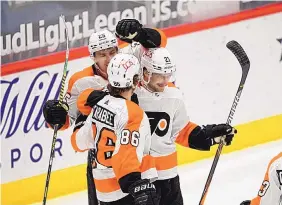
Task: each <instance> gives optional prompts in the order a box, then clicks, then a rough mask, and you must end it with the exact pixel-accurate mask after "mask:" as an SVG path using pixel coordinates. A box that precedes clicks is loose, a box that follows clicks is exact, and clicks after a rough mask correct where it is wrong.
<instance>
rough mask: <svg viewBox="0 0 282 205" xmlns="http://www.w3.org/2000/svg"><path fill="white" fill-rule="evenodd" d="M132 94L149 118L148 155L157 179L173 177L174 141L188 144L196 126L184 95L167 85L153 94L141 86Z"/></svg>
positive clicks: (175, 168) (175, 169) (174, 169)
mask: <svg viewBox="0 0 282 205" xmlns="http://www.w3.org/2000/svg"><path fill="white" fill-rule="evenodd" d="M135 93H136V94H137V96H138V100H139V106H140V107H141V108H142V109H143V110H144V111H145V112H146V114H147V116H148V118H149V121H150V125H151V134H152V145H151V155H152V156H153V157H154V159H155V163H156V168H157V171H158V177H159V178H158V179H170V178H173V177H175V176H177V174H178V173H177V152H176V145H175V142H176V143H178V144H181V145H183V146H186V147H188V146H189V143H188V137H189V134H190V133H191V132H192V130H193V129H194V128H195V127H196V126H197V125H196V124H194V123H192V122H189V117H188V114H187V112H186V107H185V104H184V100H183V94H182V92H181V91H180V90H179V89H178V88H176V87H174V86H171V87H169V86H168V87H166V88H165V90H164V91H163V92H159V93H152V92H150V91H148V90H147V89H145V88H144V87H143V86H140V87H138V88H137V89H136V90H135Z"/></svg>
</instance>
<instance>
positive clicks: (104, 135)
mask: <svg viewBox="0 0 282 205" xmlns="http://www.w3.org/2000/svg"><path fill="white" fill-rule="evenodd" d="M85 92H87V90H86V91H85ZM81 96H82V98H83V97H84V96H85V95H83V93H82V94H81ZM79 98H80V97H79ZM78 101H80V102H82V101H83V99H82V100H80V99H78ZM83 106H84V103H82V104H81V106H79V109H80V108H81V107H82V109H83ZM80 110H81V109H80ZM81 112H82V113H84V112H83V111H82V110H81ZM71 140H72V146H73V148H74V149H75V150H76V151H79V152H82V151H86V150H88V149H93V148H94V149H95V150H96V157H95V163H96V164H95V168H94V169H93V176H94V181H95V185H96V190H97V198H98V199H99V200H100V201H103V202H110V201H116V200H118V199H121V198H123V197H124V196H126V195H128V194H127V193H123V192H122V190H121V189H120V186H119V183H118V180H119V179H120V178H121V177H123V176H125V175H127V174H130V173H132V172H141V173H142V178H148V179H152V180H154V179H156V178H157V172H156V170H155V168H154V167H155V165H154V160H152V159H153V158H152V157H151V156H150V155H149V150H150V146H151V134H150V125H149V121H148V118H147V116H146V114H145V113H144V111H143V110H142V109H141V108H140V107H139V106H138V105H136V104H135V103H133V102H131V101H128V100H125V99H123V98H116V97H113V96H110V95H107V96H105V97H104V98H103V99H102V100H100V101H99V102H98V104H97V105H95V106H94V107H93V109H92V111H91V113H90V115H89V116H88V118H87V120H86V122H85V124H84V126H83V127H82V128H80V129H79V130H76V131H75V132H74V133H73V135H72V139H71Z"/></svg>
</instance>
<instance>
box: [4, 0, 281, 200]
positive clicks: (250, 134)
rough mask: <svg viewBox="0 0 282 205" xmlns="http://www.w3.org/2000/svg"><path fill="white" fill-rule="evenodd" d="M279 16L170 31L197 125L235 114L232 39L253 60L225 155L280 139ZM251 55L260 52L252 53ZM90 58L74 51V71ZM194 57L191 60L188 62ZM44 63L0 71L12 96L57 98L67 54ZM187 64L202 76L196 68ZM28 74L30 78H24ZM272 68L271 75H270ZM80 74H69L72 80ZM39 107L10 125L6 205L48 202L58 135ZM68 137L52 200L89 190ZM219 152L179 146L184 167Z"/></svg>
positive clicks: (241, 17) (234, 18) (263, 13)
mask: <svg viewBox="0 0 282 205" xmlns="http://www.w3.org/2000/svg"><path fill="white" fill-rule="evenodd" d="M281 11H282V4H281V3H280V4H276V5H272V6H266V7H263V8H262V9H255V10H253V11H247V12H242V13H240V14H236V15H231V16H228V17H225V18H218V19H215V20H209V21H205V22H200V23H195V24H191V25H182V26H177V27H174V28H168V29H164V30H165V32H166V34H167V35H168V36H169V37H171V38H170V39H169V41H168V49H169V50H170V51H171V53H172V56H173V57H174V58H175V59H176V62H177V66H178V73H177V85H178V86H179V87H180V88H181V90H182V91H183V92H184V94H185V96H186V98H187V110H188V112H189V115H190V117H191V121H193V122H197V123H198V124H207V123H221V122H225V121H226V118H227V115H228V112H229V110H230V107H231V104H232V101H233V98H234V94H235V92H236V89H237V85H238V79H240V72H239V69H240V67H239V65H238V63H237V61H236V59H235V58H234V56H233V55H232V54H231V53H230V51H228V50H227V49H226V48H225V44H226V43H227V42H228V41H229V40H232V39H236V40H237V39H238V41H239V42H240V43H241V44H242V46H243V47H244V48H245V50H246V52H247V53H248V55H249V57H250V60H251V62H252V67H251V69H252V70H251V71H250V74H249V75H250V76H249V78H248V80H247V83H246V85H245V88H244V91H243V93H242V96H241V100H240V103H239V105H238V107H237V110H236V114H235V117H234V121H233V122H232V124H234V125H236V128H237V129H238V132H239V134H238V135H237V136H236V139H234V142H233V145H232V146H231V147H226V148H224V150H223V152H224V153H229V152H232V151H236V150H240V149H244V148H246V147H250V146H254V145H257V144H262V143H266V142H269V141H273V140H277V139H281V138H282V106H281V105H282V96H281V95H279V93H281V88H282V83H281V76H282V69H281V68H282V61H281V60H282V59H281V60H280V57H281V53H282V45H281V44H279V42H278V40H279V39H281V38H282V29H281V27H279V26H277V25H281V22H282V12H281ZM255 17H257V18H255ZM251 18H254V19H251ZM239 21H240V22H239ZM231 23H234V24H231ZM216 27H218V28H216ZM264 31H267V33H264ZM254 34H255V35H254ZM207 39H210V40H207ZM183 42H185V44H184V43H183ZM207 44H209V45H207ZM187 48H188V49H187ZM252 50H256V51H257V52H255V53H252V52H251V51H252ZM224 52H225V53H224ZM215 54H218V55H217V56H216V57H217V58H218V59H217V58H215V56H213V55H215ZM87 55H88V54H87V52H86V49H85V48H82V49H76V50H75V51H71V60H72V61H70V62H69V67H70V68H76V70H79V69H81V68H82V67H86V66H87V65H89V63H90V61H89V59H88V58H85V56H87ZM188 56H189V57H190V59H186V58H188ZM82 57H84V58H82ZM185 57H186V58H185ZM77 58H81V59H77ZM75 59H77V60H75ZM183 59H184V60H183ZM38 60H40V59H33V60H32V61H27V62H23V63H22V64H17V65H14V66H12V65H8V66H3V67H2V68H1V69H2V70H1V71H2V75H3V79H4V80H6V81H7V82H8V81H9V82H12V81H13V82H14V85H16V83H18V87H16V89H13V90H12V91H11V92H10V93H9V96H12V95H14V96H17V94H19V93H21V94H22V93H23V94H25V95H27V96H28V95H29V94H30V93H29V92H28V91H29V90H31V91H32V92H33V93H32V95H31V97H32V99H33V100H34V101H33V102H39V101H40V99H41V98H39V97H38V98H37V96H39V95H40V93H47V94H46V95H45V97H46V98H47V99H49V98H52V97H54V96H56V94H57V90H58V89H56V88H58V86H59V81H60V78H61V76H60V72H61V70H62V68H63V63H62V62H63V60H64V53H59V54H57V56H54V55H52V56H51V57H50V56H49V57H48V56H46V57H42V60H40V61H39V62H38ZM186 60H188V62H187V61H186ZM50 61H52V63H51V64H56V63H57V64H56V65H50ZM221 62H222V63H221ZM48 63H49V64H48ZM189 64H190V65H194V66H195V67H197V69H196V68H193V69H192V68H191V66H189ZM187 65H188V66H187ZM226 65H228V69H226ZM186 66H187V68H186ZM209 66H211V67H210V68H209ZM192 67H193V66H192ZM27 68H28V69H30V71H23V70H25V69H27ZM207 68H208V69H207ZM185 69H186V70H185ZM266 69H267V71H268V72H265V73H264V72H263V71H264V70H266ZM76 70H70V73H69V75H70V74H71V73H73V72H75V71H76ZM237 71H238V72H237ZM189 73H190V74H189ZM226 76H227V77H226ZM279 76H280V77H279ZM30 79H41V80H42V82H44V83H45V84H44V83H43V85H42V83H40V82H36V81H35V80H34V81H33V82H34V85H37V86H38V88H37V87H36V88H34V87H35V86H34V85H33V84H32V85H31V83H30V82H28V81H30ZM199 79H200V80H199ZM28 84H30V87H28V86H27V85H28ZM25 86H26V87H25ZM42 86H43V88H42ZM14 87H15V86H14ZM14 87H13V88H14ZM5 88H6V87H5ZM29 88H32V89H29ZM185 88H188V89H185ZM7 89H8V88H7ZM21 89H22V90H21ZM44 89H45V90H44ZM24 90H26V91H24ZM199 90H203V93H206V94H207V93H212V94H211V95H210V96H209V97H208V98H207V96H206V94H198V93H197V91H199ZM20 91H21V92H20ZM7 92H8V91H6V93H7ZM7 96H8V95H7ZM9 96H8V97H9ZM19 96H20V95H19ZM191 96H192V97H193V99H191ZM20 97H21V96H20ZM20 97H19V98H20ZM42 98H43V97H42ZM13 99H15V98H13ZM13 99H10V98H9V99H8V102H7V104H10V105H11V106H10V108H11V107H12V106H16V105H15V104H13V103H14V101H13ZM41 100H42V99H41ZM33 102H32V101H26V100H25V98H24V97H22V98H21V102H19V103H18V104H21V105H22V104H23V106H22V110H28V109H30V112H28V111H26V112H23V114H22V113H21V114H22V116H23V118H24V119H26V120H25V122H21V121H20V125H22V127H23V131H22V130H20V129H18V130H16V128H15V127H14V126H17V125H16V124H12V126H10V127H9V129H6V130H5V132H4V134H3V137H4V135H5V139H4V140H2V138H1V143H2V153H3V152H4V153H9V155H11V157H13V159H14V161H13V162H10V161H9V159H6V156H5V157H2V158H3V159H2V160H3V161H2V166H1V169H2V182H1V183H2V184H1V190H2V199H1V204H5V205H10V204H29V203H33V202H38V201H41V200H42V198H43V192H44V185H45V179H46V171H47V167H48V166H47V165H48V159H49V153H50V144H51V137H52V130H50V129H47V128H46V127H45V125H44V120H43V119H42V117H41V113H40V111H39V110H40V108H41V107H40V106H39V105H38V106H37V105H36V106H33ZM24 105H25V106H24ZM261 106H262V107H261ZM31 107H33V109H31ZM34 107H35V108H34ZM5 111H6V110H5ZM17 112H19V110H17ZM6 114H7V112H6ZM4 117H5V114H4ZM7 118H8V117H7ZM20 120H21V119H20ZM6 122H7V120H6ZM38 133H39V134H38ZM70 133H71V129H69V130H67V131H66V132H65V133H63V134H61V133H60V134H59V137H58V138H59V140H60V141H59V143H58V146H59V148H58V150H59V151H58V152H57V153H56V154H57V155H56V157H55V159H54V162H53V163H54V164H53V165H54V166H53V170H54V171H53V172H52V176H51V182H50V187H49V194H48V197H49V198H54V197H57V196H61V195H65V194H69V193H72V192H76V191H81V190H83V189H85V188H86V181H85V176H86V173H85V172H86V165H84V164H83V165H82V163H83V162H84V161H86V160H85V159H86V157H85V156H86V155H85V154H84V155H79V154H75V153H74V152H73V151H71V147H70V143H69V142H68V139H69V138H68V137H69V136H70ZM1 137H2V136H1ZM22 137H24V139H22ZM42 137H43V138H44V139H42ZM15 145H17V147H15ZM61 147H62V149H61ZM3 150H4V151H3ZM42 150H43V151H44V153H42V152H43V151H42ZM215 150H216V147H214V148H213V149H212V151H211V152H199V151H195V150H189V149H186V148H183V147H180V146H178V151H179V152H178V161H179V164H185V163H190V162H194V161H197V160H201V159H204V158H208V157H212V156H214V154H215ZM40 151H41V152H40ZM2 156H3V155H2ZM30 158H31V159H30ZM37 159H38V160H37ZM30 161H31V162H30ZM3 176H5V177H3Z"/></svg>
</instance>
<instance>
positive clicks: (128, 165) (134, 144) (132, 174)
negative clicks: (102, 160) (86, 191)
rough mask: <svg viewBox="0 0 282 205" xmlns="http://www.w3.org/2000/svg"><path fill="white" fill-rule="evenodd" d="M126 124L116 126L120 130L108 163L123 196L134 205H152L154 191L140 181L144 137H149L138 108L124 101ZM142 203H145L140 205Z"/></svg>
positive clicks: (141, 111)
mask: <svg viewBox="0 0 282 205" xmlns="http://www.w3.org/2000/svg"><path fill="white" fill-rule="evenodd" d="M126 104H127V111H124V112H122V113H121V114H125V115H126V116H128V117H127V120H125V121H124V123H120V124H121V125H120V126H117V127H120V130H119V131H117V132H118V133H117V135H116V136H117V140H116V144H115V151H114V153H113V155H112V158H111V163H112V167H113V170H114V172H115V176H116V178H117V180H118V182H119V185H120V187H121V190H122V191H123V192H124V193H130V194H131V195H132V196H133V197H134V199H135V204H139V203H140V201H142V200H147V203H144V204H155V203H153V201H154V200H155V199H156V191H155V187H154V185H153V184H151V183H150V181H149V180H148V179H141V162H142V159H143V156H144V149H145V144H146V139H147V135H150V125H149V120H148V118H147V116H146V114H145V113H144V111H143V110H141V108H140V107H139V106H138V105H136V104H135V103H133V102H131V101H126ZM144 202H145V201H144Z"/></svg>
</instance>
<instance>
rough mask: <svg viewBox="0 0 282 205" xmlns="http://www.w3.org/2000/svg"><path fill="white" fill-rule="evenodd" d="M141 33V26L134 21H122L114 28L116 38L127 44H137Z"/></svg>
mask: <svg viewBox="0 0 282 205" xmlns="http://www.w3.org/2000/svg"><path fill="white" fill-rule="evenodd" d="M142 32H143V31H142V24H140V23H139V21H138V20H136V19H122V20H120V21H119V22H118V24H117V26H116V36H117V37H118V38H120V39H121V40H122V41H125V42H128V43H132V40H134V41H137V42H139V40H138V39H139V37H140V35H141V33H142Z"/></svg>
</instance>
